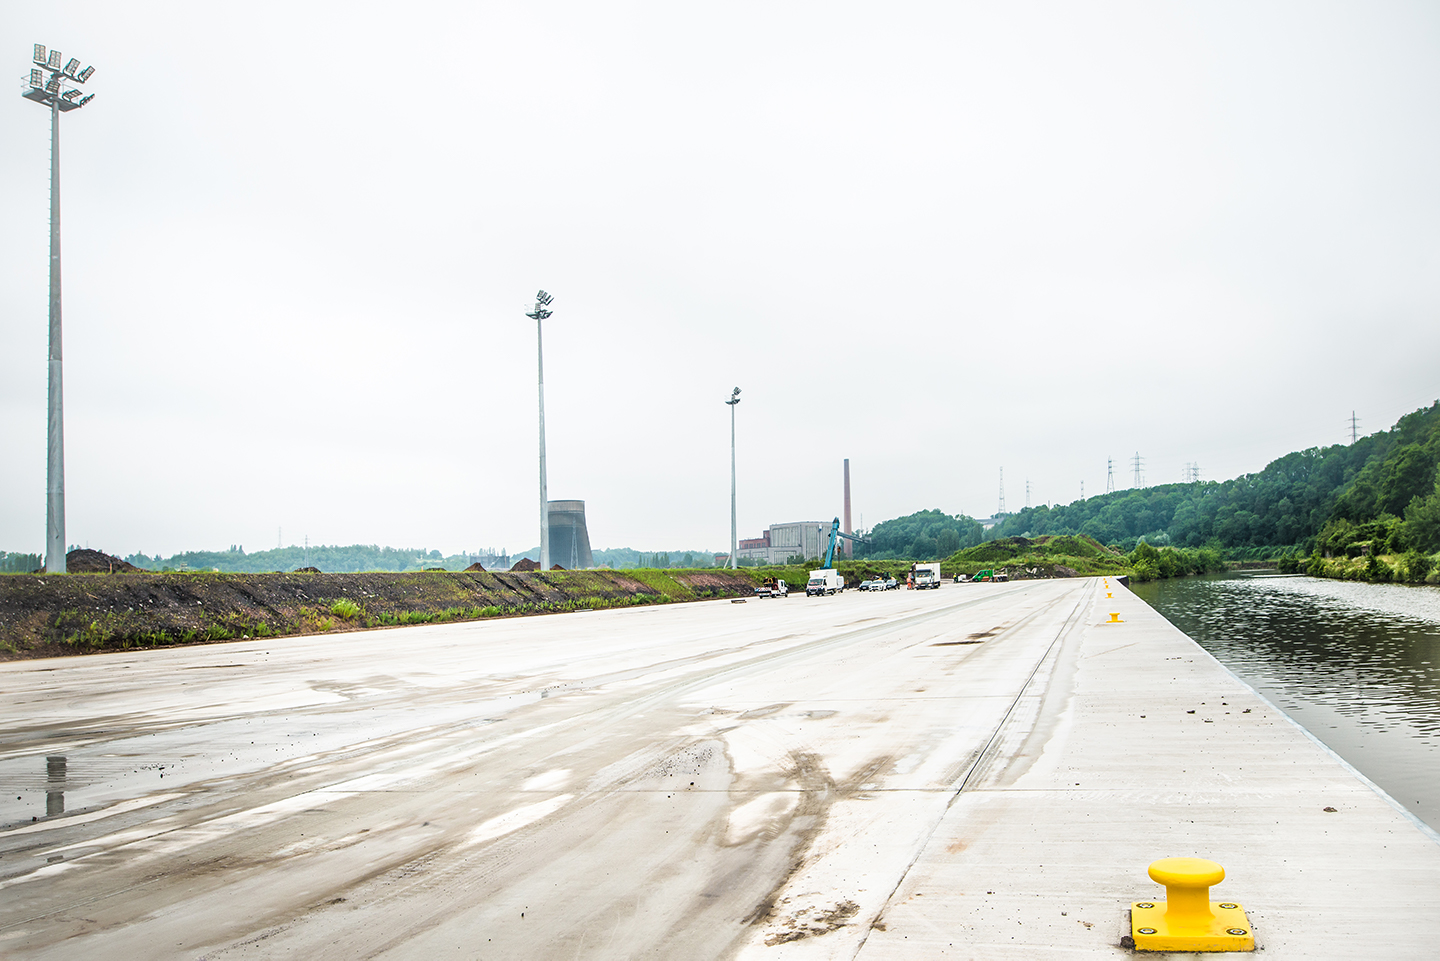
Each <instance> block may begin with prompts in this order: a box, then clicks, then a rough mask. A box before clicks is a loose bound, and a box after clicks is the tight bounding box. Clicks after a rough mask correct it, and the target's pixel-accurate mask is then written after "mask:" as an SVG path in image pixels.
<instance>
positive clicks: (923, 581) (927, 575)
mask: <svg viewBox="0 0 1440 961" xmlns="http://www.w3.org/2000/svg"><path fill="white" fill-rule="evenodd" d="M907 580H908V581H909V586H910V587H913V588H914V589H915V590H917V591H928V590H934V589H935V588H937V587H939V586H940V564H939V562H938V561H937V562H936V563H934V564H912V565H910V576H909V577H908V578H907Z"/></svg>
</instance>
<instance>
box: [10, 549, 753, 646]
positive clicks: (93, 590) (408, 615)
mask: <svg viewBox="0 0 1440 961" xmlns="http://www.w3.org/2000/svg"><path fill="white" fill-rule="evenodd" d="M752 588H753V584H752V582H751V579H750V577H749V576H748V574H742V575H735V574H730V573H721V572H717V571H714V570H709V571H683V570H668V571H661V570H656V569H637V570H634V571H626V572H620V571H547V572H543V573H542V572H535V573H530V574H520V573H509V572H506V573H489V572H486V573H462V572H438V573H406V574H396V573H390V572H380V573H337V574H277V573H265V574H246V573H214V572H210V571H200V572H184V573H181V572H170V573H136V574H124V575H108V574H107V575H102V574H94V575H86V574H80V575H75V576H71V577H45V578H38V577H36V578H32V577H10V578H4V579H3V581H0V652H4V653H8V654H11V655H28V654H36V653H43V654H59V653H68V652H74V651H92V650H101V649H112V650H113V649H121V648H132V647H155V646H162V645H170V644H188V643H200V642H205V641H222V640H230V639H241V638H259V637H271V636H276V635H287V634H313V633H325V632H329V631H337V630H341V631H353V630H359V629H364V628H373V627H384V626H391V625H402V624H431V623H440V622H446V621H464V620H483V619H486V618H493V617H503V616H514V615H525V614H542V613H561V612H566V611H594V610H602V609H606V608H616V607H632V606H636V605H648V604H668V603H673V602H678V601H689V600H696V599H700V598H706V597H734V596H749V594H750V593H751V590H752Z"/></svg>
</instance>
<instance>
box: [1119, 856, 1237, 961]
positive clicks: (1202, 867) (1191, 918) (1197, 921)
mask: <svg viewBox="0 0 1440 961" xmlns="http://www.w3.org/2000/svg"><path fill="white" fill-rule="evenodd" d="M1150 878H1151V880H1153V881H1156V882H1158V883H1160V884H1163V885H1165V900H1164V901H1161V902H1159V903H1156V902H1154V901H1136V902H1134V903H1133V904H1131V905H1130V936H1131V938H1132V939H1134V942H1135V950H1137V951H1254V950H1255V935H1254V934H1253V933H1251V931H1250V921H1249V919H1248V918H1246V917H1245V909H1244V908H1242V907H1241V906H1240V905H1238V904H1235V903H1233V902H1229V901H1211V900H1210V886H1211V885H1214V884H1219V883H1220V882H1221V881H1223V880H1225V869H1224V868H1222V867H1221V866H1220V865H1218V864H1216V863H1215V862H1214V861H1207V860H1205V859H1204V858H1162V859H1161V860H1159V861H1156V862H1154V863H1153V864H1151V865H1150Z"/></svg>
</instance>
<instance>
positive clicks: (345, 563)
mask: <svg viewBox="0 0 1440 961" xmlns="http://www.w3.org/2000/svg"><path fill="white" fill-rule="evenodd" d="M594 555H595V566H596V567H613V568H617V569H633V568H646V567H658V568H695V567H714V566H715V555H714V554H711V553H709V552H706V551H674V552H663V551H661V552H655V553H643V552H641V551H635V550H631V549H630V548H618V549H615V550H601V551H595V552H594ZM0 557H4V558H21V559H22V560H20V561H17V562H16V563H17V566H16V567H15V570H27V571H30V570H34V569H35V568H37V567H39V566H40V564H41V561H40V558H39V556H38V555H34V554H0ZM522 557H528V558H530V559H531V560H538V559H539V557H540V550H539V548H531V549H530V550H528V551H523V552H521V553H518V554H513V555H510V556H509V561H510V563H512V564H513V563H514V562H515V561H518V560H520V558H522ZM24 558H29V559H30V560H29V561H26V560H23V559H24ZM124 559H125V560H126V561H128V562H130V563H131V564H134V565H135V566H136V567H142V568H144V569H146V570H150V571H211V570H219V571H227V572H236V573H261V572H265V571H293V570H297V569H299V568H302V567H316V568H319V569H320V570H322V571H325V572H327V573H353V572H358V571H423V570H435V569H444V570H447V571H463V570H464V569H465V568H467V567H469V566H470V565H471V564H472V563H474V562H475V559H476V555H471V554H443V555H442V554H441V553H440V552H439V551H437V550H427V549H425V548H423V547H420V548H405V547H380V546H378V545H376V544H350V545H348V546H343V547H342V546H340V545H331V544H312V545H310V546H309V547H297V546H290V547H276V548H271V549H269V550H263V551H252V552H249V553H247V552H246V551H245V550H244V549H243V548H242V547H240V546H239V545H235V546H232V547H230V548H228V549H227V550H223V551H183V552H181V553H179V554H173V555H171V556H169V557H163V556H158V555H150V554H131V555H130V556H128V557H126V558H124ZM482 560H484V561H485V562H486V563H488V562H489V559H488V558H483V559H482ZM31 561H33V563H31ZM27 563H29V564H30V566H28V567H26V566H24V565H25V564H27ZM4 569H8V568H4Z"/></svg>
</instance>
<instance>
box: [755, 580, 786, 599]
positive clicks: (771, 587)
mask: <svg viewBox="0 0 1440 961" xmlns="http://www.w3.org/2000/svg"><path fill="white" fill-rule="evenodd" d="M789 594H790V585H788V584H786V583H785V582H784V581H783V580H781V579H780V578H778V577H767V578H765V583H764V584H761V585H760V586H758V587H756V588H755V596H756V597H787V596H789Z"/></svg>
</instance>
